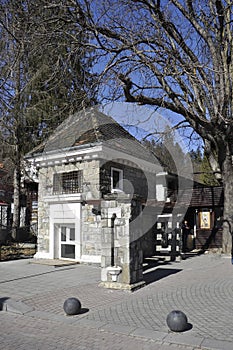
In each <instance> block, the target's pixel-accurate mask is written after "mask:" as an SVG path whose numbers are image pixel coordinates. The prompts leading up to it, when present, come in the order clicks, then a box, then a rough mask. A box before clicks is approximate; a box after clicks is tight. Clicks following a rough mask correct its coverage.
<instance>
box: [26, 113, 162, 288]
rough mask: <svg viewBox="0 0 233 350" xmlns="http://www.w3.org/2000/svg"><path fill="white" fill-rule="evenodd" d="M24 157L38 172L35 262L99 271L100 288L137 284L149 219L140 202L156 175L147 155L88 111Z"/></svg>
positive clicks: (148, 246)
mask: <svg viewBox="0 0 233 350" xmlns="http://www.w3.org/2000/svg"><path fill="white" fill-rule="evenodd" d="M26 158H27V160H28V161H30V162H31V163H32V164H34V166H36V168H37V169H38V182H39V193H38V251H37V253H36V255H35V258H37V259H70V260H74V261H78V262H86V263H98V264H101V267H102V270H101V271H102V275H101V280H102V284H103V285H104V286H107V287H115V288H125V289H133V288H134V287H138V285H141V284H143V283H144V282H143V275H142V272H143V271H142V262H143V257H145V256H150V255H153V252H154V244H153V239H154V238H153V225H154V221H155V217H156V216H155V215H156V213H155V210H156V209H155V206H152V207H150V208H149V207H148V206H146V203H147V201H148V199H150V201H151V200H152V201H153V200H155V198H156V195H158V193H156V174H158V173H159V172H160V171H161V168H160V166H159V164H158V162H157V160H156V158H155V157H154V156H153V155H152V153H150V152H149V151H148V150H147V149H145V148H144V147H143V146H142V145H141V143H140V142H138V141H137V140H136V139H135V138H134V137H133V136H132V135H130V134H129V133H128V132H127V131H126V130H125V129H124V128H123V127H122V126H120V125H119V124H118V123H116V122H115V121H114V120H113V119H112V118H111V117H109V116H107V115H105V114H103V113H101V112H100V111H99V110H97V109H96V108H90V109H88V110H87V111H81V112H78V113H76V114H74V115H72V116H70V117H69V118H68V119H66V120H65V121H64V122H63V123H62V124H61V125H60V126H59V127H58V128H57V130H56V131H55V132H54V134H53V135H52V136H51V137H50V138H49V140H48V141H47V143H44V144H42V145H40V146H39V147H37V148H36V149H33V151H32V152H31V153H30V154H28V155H27V157H26ZM157 190H158V191H159V188H158V189H157ZM158 191H157V192H158Z"/></svg>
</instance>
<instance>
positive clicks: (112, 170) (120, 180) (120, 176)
mask: <svg viewBox="0 0 233 350" xmlns="http://www.w3.org/2000/svg"><path fill="white" fill-rule="evenodd" d="M114 171H116V172H118V173H119V188H114V187H113V172H114ZM119 190H120V191H123V170H122V169H119V168H114V167H111V191H112V192H114V191H119Z"/></svg>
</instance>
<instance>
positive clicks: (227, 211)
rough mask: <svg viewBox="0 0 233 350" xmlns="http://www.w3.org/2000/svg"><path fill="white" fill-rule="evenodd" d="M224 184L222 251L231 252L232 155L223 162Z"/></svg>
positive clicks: (232, 233) (232, 210)
mask: <svg viewBox="0 0 233 350" xmlns="http://www.w3.org/2000/svg"><path fill="white" fill-rule="evenodd" d="M222 176H223V186H224V223H223V236H222V251H223V253H226V254H230V253H231V248H232V235H233V165H232V156H230V155H229V156H226V158H225V160H224V163H223V174H222Z"/></svg>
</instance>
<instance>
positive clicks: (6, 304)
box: [0, 298, 34, 315]
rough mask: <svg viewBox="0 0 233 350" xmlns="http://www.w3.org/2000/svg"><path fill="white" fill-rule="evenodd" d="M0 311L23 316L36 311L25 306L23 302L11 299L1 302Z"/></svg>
mask: <svg viewBox="0 0 233 350" xmlns="http://www.w3.org/2000/svg"><path fill="white" fill-rule="evenodd" d="M0 309H1V310H2V311H8V312H12V313H15V314H21V315H24V314H26V313H28V312H32V311H33V310H34V308H33V307H31V306H28V305H26V304H24V303H23V302H22V301H16V300H14V299H11V298H9V299H6V300H4V301H0Z"/></svg>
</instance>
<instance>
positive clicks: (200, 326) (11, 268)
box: [0, 254, 233, 350]
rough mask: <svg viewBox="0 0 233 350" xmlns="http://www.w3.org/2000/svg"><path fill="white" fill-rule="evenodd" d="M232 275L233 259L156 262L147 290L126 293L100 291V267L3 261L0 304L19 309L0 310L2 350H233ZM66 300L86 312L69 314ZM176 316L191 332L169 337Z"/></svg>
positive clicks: (148, 274) (148, 271)
mask: <svg viewBox="0 0 233 350" xmlns="http://www.w3.org/2000/svg"><path fill="white" fill-rule="evenodd" d="M232 276H233V266H232V265H231V260H230V258H229V257H224V256H222V257H221V256H220V255H215V254H207V255H200V256H195V257H191V258H188V259H186V260H182V261H180V262H172V263H166V262H162V261H161V262H160V263H158V262H155V261H154V264H150V265H148V266H145V272H144V277H145V280H146V282H147V285H146V286H145V287H144V288H141V289H139V290H137V291H135V292H133V293H129V292H125V291H119V290H109V289H104V288H101V287H99V286H98V284H99V282H100V268H99V267H95V266H88V265H71V266H63V267H56V268H55V267H54V266H49V265H41V264H34V263H33V260H19V261H11V262H2V263H0V290H1V295H0V302H1V304H2V303H3V302H6V303H7V302H8V301H9V300H13V301H15V302H18V304H19V305H20V308H19V309H17V308H16V309H15V310H14V308H13V309H12V308H11V309H10V308H9V309H8V311H1V312H0V350H1V349H4V350H5V349H11V350H14V349H17V350H18V349H19V350H29V349H30V350H32V349H33V350H34V349H38V350H42V349H43V350H53V349H58V350H63V349H64V350H65V349H71V350H72V349H80V350H81V349H83V350H84V349H85V350H86V349H93V350H95V349H101V350H102V349H116V350H118V349H135V350H137V349H145V350H147V349H158V350H160V349H161V350H176V349H177V350H178V349H184V350H188V349H189V350H191V349H218V350H232V349H233V332H232V327H233V312H232V304H233V278H232ZM68 297H77V298H78V299H79V300H80V301H81V303H82V312H81V314H79V315H76V316H66V315H65V314H64V310H63V303H64V301H65V300H66V299H67V298H68ZM20 303H21V304H20ZM2 305H3V304H2ZM9 305H10V304H9ZM172 310H182V311H183V312H184V313H185V314H186V315H187V317H188V322H189V324H190V327H189V328H190V329H189V330H187V331H186V332H183V333H173V332H169V330H168V327H167V325H166V316H167V315H168V313H169V312H170V311H172Z"/></svg>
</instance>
